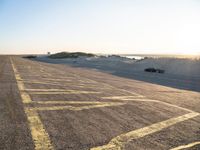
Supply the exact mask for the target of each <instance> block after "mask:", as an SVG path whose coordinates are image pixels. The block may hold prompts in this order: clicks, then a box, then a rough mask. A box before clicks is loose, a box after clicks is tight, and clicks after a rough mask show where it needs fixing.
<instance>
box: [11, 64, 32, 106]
mask: <svg viewBox="0 0 200 150" xmlns="http://www.w3.org/2000/svg"><path fill="white" fill-rule="evenodd" d="M11 65H12V68H13V71H14V74H15V78H16V81H17V86H18V89H19V92H20V95H21V98H22V102H23V103H31V101H32V100H31V98H30V96H29V95H28V94H27V93H26V92H23V91H24V89H25V86H24V83H23V82H22V81H21V76H20V74H19V73H18V71H17V69H16V67H15V66H14V64H13V62H12V61H11Z"/></svg>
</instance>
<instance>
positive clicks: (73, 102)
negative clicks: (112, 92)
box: [33, 101, 108, 104]
mask: <svg viewBox="0 0 200 150" xmlns="http://www.w3.org/2000/svg"><path fill="white" fill-rule="evenodd" d="M33 103H37V104H104V103H108V102H98V101H94V102H93V101H33Z"/></svg>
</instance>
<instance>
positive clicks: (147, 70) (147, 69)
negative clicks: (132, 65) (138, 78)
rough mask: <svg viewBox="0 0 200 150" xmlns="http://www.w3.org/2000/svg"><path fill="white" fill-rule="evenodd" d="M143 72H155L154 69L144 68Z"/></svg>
mask: <svg viewBox="0 0 200 150" xmlns="http://www.w3.org/2000/svg"><path fill="white" fill-rule="evenodd" d="M144 71H146V72H156V69H155V68H146V69H144Z"/></svg>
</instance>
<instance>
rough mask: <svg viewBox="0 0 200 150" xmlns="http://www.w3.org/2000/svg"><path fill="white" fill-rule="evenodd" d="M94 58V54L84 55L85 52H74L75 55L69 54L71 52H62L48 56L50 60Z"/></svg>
mask: <svg viewBox="0 0 200 150" xmlns="http://www.w3.org/2000/svg"><path fill="white" fill-rule="evenodd" d="M84 56H85V57H94V56H95V55H94V54H91V53H83V52H74V53H69V52H60V53H56V54H52V55H50V56H48V57H49V58H54V59H56V58H60V59H61V58H78V57H84Z"/></svg>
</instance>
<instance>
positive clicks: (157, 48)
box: [0, 0, 200, 54]
mask: <svg viewBox="0 0 200 150" xmlns="http://www.w3.org/2000/svg"><path fill="white" fill-rule="evenodd" d="M47 51H51V52H58V51H84V52H94V53H182V54H185V53H199V54H200V0H0V53H1V54H2V53H4V54H5V53H13V54H14V53H15V54H16V53H18V54H19V53H46V52H47Z"/></svg>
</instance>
